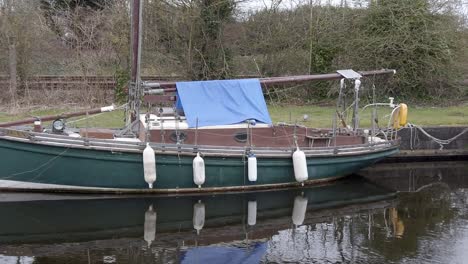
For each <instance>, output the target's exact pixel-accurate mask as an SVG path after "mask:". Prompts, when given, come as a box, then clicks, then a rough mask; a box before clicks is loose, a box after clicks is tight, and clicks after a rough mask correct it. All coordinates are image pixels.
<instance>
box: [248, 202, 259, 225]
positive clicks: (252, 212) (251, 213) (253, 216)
mask: <svg viewBox="0 0 468 264" xmlns="http://www.w3.org/2000/svg"><path fill="white" fill-rule="evenodd" d="M256 223H257V201H249V202H248V203H247V224H248V225H249V226H254V225H255V224H256Z"/></svg>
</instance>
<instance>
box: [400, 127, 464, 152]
mask: <svg viewBox="0 0 468 264" xmlns="http://www.w3.org/2000/svg"><path fill="white" fill-rule="evenodd" d="M408 127H410V129H411V131H410V132H411V149H412V148H413V142H412V139H413V138H412V131H413V128H417V129H418V130H419V131H421V132H422V133H423V134H424V135H426V136H427V137H428V138H430V139H432V140H433V141H434V142H436V143H437V144H439V145H440V149H439V150H442V149H443V148H444V145H448V144H450V143H452V141H454V140H455V139H457V138H459V137H461V136H462V135H463V134H465V133H466V132H468V128H465V129H463V131H462V132H460V133H458V135H456V136H454V137H452V138H449V139H440V138H436V137H434V136H432V135H431V134H429V133H428V132H427V131H426V130H424V129H423V128H422V127H421V126H418V125H415V124H410V123H408ZM415 138H416V133H415Z"/></svg>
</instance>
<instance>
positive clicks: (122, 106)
mask: <svg viewBox="0 0 468 264" xmlns="http://www.w3.org/2000/svg"><path fill="white" fill-rule="evenodd" d="M126 106H127V103H125V104H123V105H121V106H119V107H116V108H115V109H114V110H113V111H115V110H120V109H123V108H125V107H126ZM105 113H107V112H101V113H99V114H96V115H92V116H86V117H83V118H80V119H77V120H72V121H68V122H67V123H68V124H73V123H76V122H80V121H83V120H86V119H90V118H95V117H98V116H100V115H102V114H105Z"/></svg>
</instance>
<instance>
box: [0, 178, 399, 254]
mask: <svg viewBox="0 0 468 264" xmlns="http://www.w3.org/2000/svg"><path fill="white" fill-rule="evenodd" d="M394 198H395V192H394V191H391V190H389V189H387V188H383V187H380V186H378V185H375V184H373V183H370V182H369V181H366V180H363V179H361V178H352V179H349V180H344V181H339V182H336V183H333V184H327V185H323V186H315V187H309V188H299V189H289V190H280V191H264V192H254V193H233V194H216V195H211V196H178V197H176V196H173V197H168V196H159V197H156V196H151V197H142V196H134V197H122V196H99V197H90V196H70V195H41V194H14V193H4V194H0V200H1V201H2V202H1V203H0V215H1V218H0V254H3V260H8V259H10V258H14V257H16V256H17V257H20V256H21V257H23V258H24V257H26V256H27V257H29V259H30V260H31V263H47V262H48V261H52V260H53V261H56V262H57V261H59V262H67V263H75V262H76V263H78V262H86V261H88V262H90V263H92V262H93V261H92V260H93V259H94V260H96V259H99V260H100V261H104V262H106V261H107V262H113V261H116V262H119V263H121V262H124V263H126V262H129V263H131V262H144V263H145V262H148V263H154V262H156V263H171V262H172V263H179V262H182V263H193V262H196V263H258V262H260V260H261V259H262V258H265V254H266V253H267V251H269V250H271V249H269V248H271V247H277V246H281V245H279V244H275V243H270V242H271V241H273V240H275V239H278V238H279V237H283V236H284V234H282V233H283V232H286V233H287V234H289V236H290V237H293V238H294V237H299V236H300V235H301V233H302V232H303V229H304V228H309V227H307V226H310V225H312V224H315V223H323V222H324V221H332V220H333V219H336V218H337V217H343V216H350V215H356V214H359V213H362V212H363V211H364V212H369V210H371V211H372V210H380V209H382V208H390V207H392V205H393V204H394ZM291 232H292V233H291ZM270 240H271V241H270ZM283 242H284V241H283ZM285 243H286V242H285ZM284 246H285V247H286V248H285V249H286V251H287V248H288V247H289V246H287V245H284ZM283 251H284V250H283ZM1 259H2V255H0V260H1ZM150 260H151V261H150ZM12 263H15V261H13V262H12Z"/></svg>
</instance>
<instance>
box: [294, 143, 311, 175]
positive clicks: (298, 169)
mask: <svg viewBox="0 0 468 264" xmlns="http://www.w3.org/2000/svg"><path fill="white" fill-rule="evenodd" d="M292 158H293V167H294V177H296V181H298V182H303V181H306V180H307V179H308V178H309V173H308V171H307V161H306V156H305V153H304V151H302V150H300V149H299V148H297V150H296V151H294V153H293V157H292Z"/></svg>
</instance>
